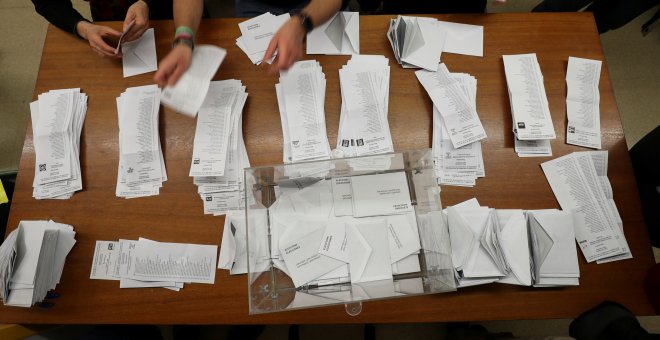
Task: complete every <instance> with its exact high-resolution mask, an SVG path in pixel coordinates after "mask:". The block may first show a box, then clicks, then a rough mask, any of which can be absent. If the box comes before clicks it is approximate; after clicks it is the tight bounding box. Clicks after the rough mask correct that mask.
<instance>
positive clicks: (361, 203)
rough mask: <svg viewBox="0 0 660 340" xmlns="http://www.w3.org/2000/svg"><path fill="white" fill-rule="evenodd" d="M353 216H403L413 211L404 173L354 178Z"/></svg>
mask: <svg viewBox="0 0 660 340" xmlns="http://www.w3.org/2000/svg"><path fill="white" fill-rule="evenodd" d="M351 188H352V191H353V215H354V216H355V217H366V216H379V215H394V214H405V213H409V212H411V211H413V208H412V203H411V201H410V191H409V188H408V179H407V178H406V173H405V172H403V171H401V172H391V173H385V174H377V175H364V176H354V177H353V178H352V179H351Z"/></svg>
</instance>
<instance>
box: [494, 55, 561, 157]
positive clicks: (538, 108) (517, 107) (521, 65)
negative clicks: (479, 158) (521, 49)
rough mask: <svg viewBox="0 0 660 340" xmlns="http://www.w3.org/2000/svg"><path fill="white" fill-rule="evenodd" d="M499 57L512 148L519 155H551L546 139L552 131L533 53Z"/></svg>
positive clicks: (552, 127)
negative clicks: (506, 97)
mask: <svg viewBox="0 0 660 340" xmlns="http://www.w3.org/2000/svg"><path fill="white" fill-rule="evenodd" d="M502 58H503V60H504V73H505V75H506V84H507V86H508V89H509V100H510V101H511V115H512V117H513V133H514V142H515V143H514V146H515V151H516V152H517V153H518V156H519V157H541V156H552V149H551V146H550V140H551V139H555V138H556V135H555V129H554V126H553V125H552V117H551V116H550V108H549V106H548V97H547V96H546V93H545V86H544V85H543V74H542V73H541V67H540V66H539V63H538V60H537V59H536V53H530V54H516V55H503V56H502Z"/></svg>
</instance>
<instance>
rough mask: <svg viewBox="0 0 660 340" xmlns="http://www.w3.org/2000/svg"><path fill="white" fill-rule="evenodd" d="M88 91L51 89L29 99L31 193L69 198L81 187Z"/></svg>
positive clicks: (38, 195)
mask: <svg viewBox="0 0 660 340" xmlns="http://www.w3.org/2000/svg"><path fill="white" fill-rule="evenodd" d="M86 114H87V95H86V94H84V93H81V92H80V89H63V90H52V91H49V92H46V93H42V94H40V95H39V98H38V99H37V100H36V101H34V102H32V103H30V115H31V117H32V136H33V141H34V153H35V166H34V181H33V182H32V187H33V191H32V197H34V198H36V199H68V198H70V197H71V196H72V195H73V193H74V192H76V191H78V190H82V173H81V172H80V133H81V131H82V126H83V122H84V121H85V115H86Z"/></svg>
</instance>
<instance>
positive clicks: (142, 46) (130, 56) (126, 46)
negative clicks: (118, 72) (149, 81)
mask: <svg viewBox="0 0 660 340" xmlns="http://www.w3.org/2000/svg"><path fill="white" fill-rule="evenodd" d="M121 50H122V66H123V71H124V78H127V77H132V76H135V75H138V74H143V73H148V72H153V71H156V70H157V69H158V58H157V57H156V38H155V36H154V29H153V28H150V29H148V30H146V31H144V33H143V34H142V36H141V37H140V38H138V39H136V40H133V41H131V42H125V43H122V44H121Z"/></svg>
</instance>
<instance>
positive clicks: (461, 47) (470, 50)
mask: <svg viewBox="0 0 660 340" xmlns="http://www.w3.org/2000/svg"><path fill="white" fill-rule="evenodd" d="M436 25H437V26H438V27H439V28H440V29H442V30H444V31H445V32H447V38H446V39H445V46H444V48H443V49H442V50H443V51H444V52H448V53H457V54H465V55H472V56H477V57H483V56H484V27H483V26H478V25H467V24H458V23H455V22H445V21H438V22H437V24H436Z"/></svg>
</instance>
